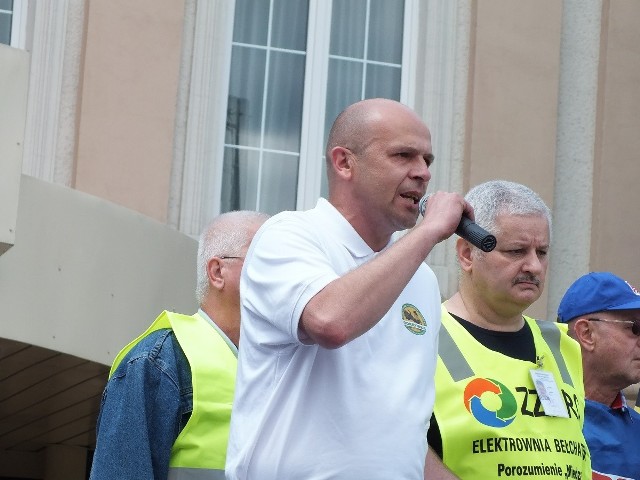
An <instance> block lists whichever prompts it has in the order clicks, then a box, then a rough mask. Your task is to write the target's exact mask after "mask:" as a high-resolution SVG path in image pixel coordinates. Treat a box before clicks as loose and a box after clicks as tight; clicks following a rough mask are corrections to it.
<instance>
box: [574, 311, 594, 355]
mask: <svg viewBox="0 0 640 480" xmlns="http://www.w3.org/2000/svg"><path fill="white" fill-rule="evenodd" d="M569 328H571V326H570V327H569ZM573 332H574V336H575V339H576V340H577V341H578V343H579V344H580V345H581V346H582V348H584V349H585V350H587V351H589V352H591V351H593V349H594V348H595V346H596V336H595V334H594V333H595V332H594V330H593V328H591V323H590V322H589V320H587V319H586V318H579V319H577V320H575V321H574V323H573Z"/></svg>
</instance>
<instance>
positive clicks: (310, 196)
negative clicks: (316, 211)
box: [220, 0, 410, 214]
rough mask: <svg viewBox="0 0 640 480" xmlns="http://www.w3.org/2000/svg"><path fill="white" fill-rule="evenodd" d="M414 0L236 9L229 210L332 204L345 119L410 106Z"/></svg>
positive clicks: (271, 3) (291, 0)
mask: <svg viewBox="0 0 640 480" xmlns="http://www.w3.org/2000/svg"><path fill="white" fill-rule="evenodd" d="M405 3H410V2H409V0H407V2H405V0H333V2H328V1H318V0H315V1H314V0H236V8H235V19H234V30H233V44H232V53H231V74H230V82H229V96H228V104H227V122H226V135H225V146H224V165H223V169H222V188H221V203H220V206H221V211H222V212H225V211H230V210H236V209H251V210H253V209H256V210H260V211H263V212H266V213H270V214H274V213H277V212H279V211H282V210H295V209H304V208H310V207H312V206H313V205H314V204H315V201H316V200H317V198H318V197H319V196H320V195H322V194H325V195H326V178H325V168H324V152H323V150H324V144H325V140H326V137H327V135H328V130H329V128H330V126H331V123H332V122H333V119H334V118H335V117H336V115H337V114H338V113H339V112H340V111H341V110H342V109H343V108H344V107H346V106H347V105H349V104H351V103H353V102H355V101H358V100H361V99H364V98H373V97H386V98H393V99H396V100H402V99H403V90H406V85H405V84H406V79H404V83H403V75H402V71H403V66H404V65H403V54H402V53H403V41H404V38H405V36H406V34H407V32H406V30H407V27H406V26H407V25H408V22H406V21H405V18H406V17H407V14H406V13H405V11H406V8H407V7H406V5H405Z"/></svg>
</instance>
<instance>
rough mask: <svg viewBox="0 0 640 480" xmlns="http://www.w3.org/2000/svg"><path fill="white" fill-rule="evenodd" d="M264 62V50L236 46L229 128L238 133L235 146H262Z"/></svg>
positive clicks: (232, 64) (231, 84)
mask: <svg viewBox="0 0 640 480" xmlns="http://www.w3.org/2000/svg"><path fill="white" fill-rule="evenodd" d="M265 59H266V52H265V51H264V50H258V49H255V48H247V47H239V46H234V47H233V50H232V57H231V77H230V82H229V109H228V111H227V129H229V128H232V129H235V130H237V131H236V132H235V133H234V134H233V136H234V137H235V138H236V140H237V143H236V142H233V143H234V144H237V145H246V146H252V147H258V146H260V125H261V122H262V91H263V87H264V69H265ZM234 109H236V111H235V113H234ZM230 143H231V142H230Z"/></svg>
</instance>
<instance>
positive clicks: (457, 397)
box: [427, 306, 591, 480]
mask: <svg viewBox="0 0 640 480" xmlns="http://www.w3.org/2000/svg"><path fill="white" fill-rule="evenodd" d="M525 321H526V322H527V324H528V325H529V327H530V328H531V332H532V333H533V338H534V343H535V349H536V357H537V359H538V360H537V363H538V365H541V367H542V368H543V369H544V370H546V371H550V372H552V373H553V376H554V378H555V382H556V384H557V386H558V388H559V390H560V391H561V395H562V397H563V400H564V402H565V405H566V406H567V411H568V413H569V418H564V417H550V416H545V414H544V410H543V407H542V405H541V403H540V400H539V399H538V395H537V393H536V389H535V387H534V384H533V380H532V378H531V375H530V370H532V369H535V368H537V365H536V364H534V363H531V362H526V361H523V360H518V359H514V358H510V357H507V356H505V355H503V354H501V353H498V352H494V351H492V350H490V349H488V348H486V347H484V346H482V345H481V344H480V343H479V342H478V341H477V340H475V339H474V338H473V336H472V335H471V334H470V333H469V332H468V331H467V330H466V329H465V328H464V327H463V326H462V325H460V323H459V322H458V321H457V320H455V319H454V318H453V317H451V315H449V313H448V312H447V311H446V309H445V308H444V306H443V308H442V328H441V329H440V335H439V347H438V364H437V367H436V401H435V405H434V413H435V416H436V420H437V421H438V426H439V428H440V435H441V438H442V451H443V462H444V463H445V465H446V466H447V467H448V468H449V469H450V470H452V471H453V472H454V473H455V474H456V475H458V477H460V478H461V479H463V480H478V479H482V480H487V479H505V478H514V479H515V478H518V479H520V478H538V479H552V478H558V479H560V478H569V479H572V478H575V479H582V480H590V479H591V458H590V456H589V450H588V448H587V445H586V442H585V440H584V436H583V434H582V425H583V422H584V384H583V381H582V363H581V355H580V346H579V345H578V344H577V343H576V342H575V341H574V340H573V339H571V338H570V337H569V336H568V335H567V334H566V325H559V324H556V323H554V322H548V321H536V320H533V319H531V318H528V317H525ZM563 327H564V329H563ZM427 476H428V472H427Z"/></svg>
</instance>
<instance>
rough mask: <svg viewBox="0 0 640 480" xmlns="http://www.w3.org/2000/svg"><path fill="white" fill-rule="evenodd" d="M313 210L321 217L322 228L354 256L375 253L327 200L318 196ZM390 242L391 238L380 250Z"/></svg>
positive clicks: (360, 256)
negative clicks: (329, 232)
mask: <svg viewBox="0 0 640 480" xmlns="http://www.w3.org/2000/svg"><path fill="white" fill-rule="evenodd" d="M315 210H316V212H318V215H320V217H321V218H322V221H323V228H326V229H327V230H330V231H331V232H332V233H333V235H334V236H335V237H337V238H339V239H340V240H341V242H342V243H343V244H344V246H345V247H346V248H347V250H349V252H350V253H351V254H352V255H353V256H354V257H356V258H362V257H368V256H370V255H372V254H374V253H376V252H374V251H373V250H372V249H371V247H369V245H367V242H365V241H364V240H363V239H362V237H361V236H360V235H359V234H358V232H357V231H356V230H355V228H353V225H351V224H350V223H349V221H348V220H347V219H346V218H344V216H343V215H342V214H341V213H340V212H339V211H338V210H337V209H336V207H334V206H333V205H332V204H331V203H329V201H328V200H326V199H325V198H322V197H320V198H319V199H318V203H317V204H316V208H315ZM392 243H393V238H391V239H390V240H389V243H388V244H387V245H386V246H385V247H384V248H383V249H382V250H381V251H384V250H385V249H386V248H388V247H389V245H391V244H392ZM378 253H379V252H378Z"/></svg>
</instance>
